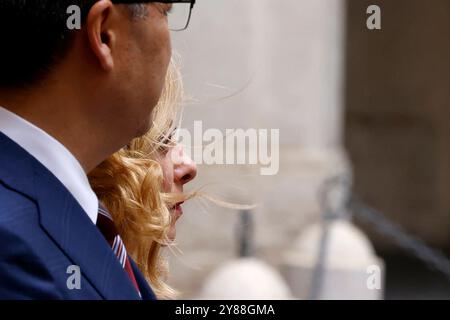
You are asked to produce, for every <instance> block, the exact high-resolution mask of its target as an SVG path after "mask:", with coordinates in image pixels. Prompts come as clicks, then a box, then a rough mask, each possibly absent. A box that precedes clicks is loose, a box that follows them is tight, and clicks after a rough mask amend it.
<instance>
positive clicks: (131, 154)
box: [89, 62, 197, 298]
mask: <svg viewBox="0 0 450 320" xmlns="http://www.w3.org/2000/svg"><path fill="white" fill-rule="evenodd" d="M182 97H183V90H182V83H181V79H180V76H179V72H178V69H177V67H176V66H175V64H174V63H173V62H172V63H171V66H170V67H169V71H168V74H167V77H166V84H165V89H164V91H163V94H162V96H161V99H160V103H159V104H158V105H157V107H156V108H155V110H154V112H153V115H152V118H153V119H152V120H153V125H152V127H151V129H150V131H149V132H147V134H145V135H144V136H143V137H141V138H138V139H135V140H133V141H132V142H131V143H130V144H129V145H128V146H127V147H126V148H124V149H122V150H120V151H119V152H117V153H116V154H114V155H113V156H111V157H110V158H109V159H107V160H106V161H104V162H103V163H102V164H101V165H100V166H98V167H97V168H96V169H95V170H94V171H92V172H91V173H90V175H89V180H90V183H91V186H92V188H93V189H94V191H95V193H96V194H97V196H98V198H99V200H100V202H101V203H102V204H103V205H104V206H105V207H106V209H107V210H108V211H109V213H110V214H111V217H112V219H113V221H114V225H115V227H116V228H117V231H118V233H119V234H120V236H121V238H122V240H123V242H124V244H125V247H126V249H127V252H128V254H129V255H130V256H131V258H132V259H133V260H134V261H135V262H136V263H137V266H138V268H139V269H140V271H141V272H142V274H143V275H144V276H145V277H146V280H147V281H148V283H149V284H150V286H151V288H152V289H153V291H154V293H155V294H156V296H157V297H158V298H172V297H173V296H174V291H173V290H172V289H171V288H170V287H169V286H168V285H167V284H166V283H165V282H164V275H165V273H166V266H165V261H163V259H162V257H161V255H160V254H161V248H162V247H164V246H167V245H170V244H171V243H172V242H173V240H174V239H175V234H176V229H175V223H176V221H177V220H178V219H179V218H180V216H181V215H182V213H183V209H182V207H181V205H182V203H183V202H184V201H185V200H187V199H188V198H190V197H192V196H193V195H192V194H191V195H187V194H185V193H184V190H183V187H184V185H185V184H186V183H188V182H190V181H191V180H192V179H194V178H195V176H196V174H197V168H196V165H195V163H194V162H193V161H192V159H190V158H188V157H187V156H185V155H184V154H183V149H182V147H181V146H179V145H177V144H176V142H174V141H173V133H174V131H175V128H174V123H176V119H177V113H178V106H179V104H180V102H181V99H182ZM175 158H176V159H178V160H182V161H177V163H174V161H172V159H175Z"/></svg>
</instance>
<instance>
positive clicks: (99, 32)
mask: <svg viewBox="0 0 450 320" xmlns="http://www.w3.org/2000/svg"><path fill="white" fill-rule="evenodd" d="M113 11H114V5H113V4H112V2H111V1H109V0H100V1H97V2H96V3H95V4H94V5H93V6H92V8H91V10H90V11H89V13H88V16H87V19H86V26H85V28H86V33H87V36H88V39H89V44H90V46H91V50H92V52H93V53H94V56H95V57H96V58H97V60H98V62H99V64H100V66H101V67H102V68H103V69H104V70H105V71H110V70H112V69H113V68H114V59H113V55H112V52H113V49H114V45H115V41H116V35H115V33H114V30H113V29H112V28H111V26H112V23H111V22H112V20H113V17H112V16H113Z"/></svg>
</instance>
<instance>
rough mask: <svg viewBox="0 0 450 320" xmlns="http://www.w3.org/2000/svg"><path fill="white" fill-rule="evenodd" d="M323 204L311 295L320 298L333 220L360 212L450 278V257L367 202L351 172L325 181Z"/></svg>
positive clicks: (359, 215)
mask: <svg viewBox="0 0 450 320" xmlns="http://www.w3.org/2000/svg"><path fill="white" fill-rule="evenodd" d="M319 196H320V200H319V201H320V204H321V207H322V213H323V215H322V226H323V230H322V237H321V239H320V243H319V246H318V253H317V262H316V265H315V268H314V272H313V277H312V281H311V289H310V294H309V299H313V300H316V299H319V297H320V291H321V289H322V286H323V280H324V277H323V276H324V273H325V259H326V255H327V247H328V237H329V227H330V224H331V223H332V222H333V221H336V220H339V219H349V220H350V219H352V218H353V217H355V216H357V217H359V218H360V219H362V220H363V221H365V222H368V223H370V224H371V225H373V226H374V227H375V231H377V232H378V233H379V234H381V235H384V236H386V237H388V238H390V239H392V240H393V241H394V242H395V243H396V244H397V245H398V246H400V247H401V248H403V249H405V250H406V251H408V252H409V253H411V254H412V255H413V256H415V257H416V258H418V259H420V260H421V261H423V262H424V263H425V264H426V265H427V266H428V267H429V268H430V269H432V270H437V271H439V272H441V273H443V274H444V275H445V276H446V278H447V280H448V281H449V282H450V259H449V258H447V257H446V255H445V254H444V253H443V252H441V251H439V250H437V249H434V248H431V247H430V246H428V245H426V244H425V243H424V242H423V241H422V240H421V239H420V238H418V237H415V236H412V235H409V234H407V233H406V231H405V230H403V228H402V227H401V226H400V225H398V224H395V223H393V222H391V221H390V220H389V219H387V218H386V217H385V216H384V215H383V214H382V213H381V212H379V211H377V210H375V209H373V208H371V207H369V206H367V205H365V204H364V203H363V202H362V201H360V200H359V199H358V198H357V197H356V196H355V195H354V194H353V190H352V179H351V176H350V175H349V174H343V175H338V176H335V177H332V178H330V179H328V180H326V181H325V182H324V184H323V185H322V187H321V190H320V192H319Z"/></svg>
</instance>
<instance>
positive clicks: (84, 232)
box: [0, 132, 155, 300]
mask: <svg viewBox="0 0 450 320" xmlns="http://www.w3.org/2000/svg"><path fill="white" fill-rule="evenodd" d="M131 264H132V267H133V270H134V273H135V276H136V280H137V282H138V285H139V287H140V291H141V294H142V298H143V299H148V300H150V299H155V295H154V293H153V291H152V290H151V288H150V287H149V286H148V284H147V282H146V281H145V279H144V277H143V276H142V274H141V273H140V271H139V270H138V269H137V267H136V264H135V263H134V262H131ZM71 266H78V267H79V270H80V273H77V272H75V273H74V272H73V270H74V269H73V267H72V269H71V268H69V267H71ZM76 269H77V268H75V270H76ZM78 275H79V276H80V277H79V279H80V288H77V287H75V288H73V284H74V283H76V281H75V280H74V279H76V277H77V276H78ZM71 284H72V285H71ZM0 299H113V300H119V299H120V300H122V299H126V300H134V299H140V297H139V295H138V294H137V291H136V289H135V287H134V286H133V284H132V282H131V281H130V279H129V278H128V275H127V274H126V272H125V271H124V270H123V268H122V267H121V265H120V264H119V262H118V259H117V258H116V257H115V256H114V254H113V252H112V250H111V247H110V246H109V244H108V243H107V242H106V240H105V239H104V238H103V236H102V234H101V233H100V231H99V230H98V229H97V227H96V226H95V225H94V224H93V223H92V221H91V220H90V219H89V217H88V215H87V214H86V213H85V212H84V211H83V209H82V208H81V206H80V205H79V204H78V202H77V201H76V200H75V199H74V198H73V196H72V195H71V194H70V192H69V191H68V190H67V189H66V188H65V187H64V185H63V184H62V183H61V182H60V181H59V180H58V179H57V178H56V177H55V176H54V175H53V174H52V173H51V172H50V171H49V170H47V169H46V168H45V167H44V166H43V165H42V164H41V163H40V162H39V161H37V160H36V159H35V158H34V157H33V156H31V155H30V154H29V153H28V152H26V151H25V150H24V149H23V148H21V147H20V146H19V145H18V144H16V143H15V142H14V141H12V140H11V139H9V138H8V137H7V136H5V135H4V134H2V133H1V132H0Z"/></svg>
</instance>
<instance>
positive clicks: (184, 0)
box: [111, 0, 196, 31]
mask: <svg viewBox="0 0 450 320" xmlns="http://www.w3.org/2000/svg"><path fill="white" fill-rule="evenodd" d="M111 2H112V3H125V4H132V3H151V2H159V3H190V4H191V6H190V8H189V16H188V19H187V22H186V26H185V27H184V28H182V29H176V30H172V31H183V30H186V29H187V28H188V26H189V22H191V16H192V9H194V5H195V2H196V0H159V1H153V0H111Z"/></svg>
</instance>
